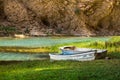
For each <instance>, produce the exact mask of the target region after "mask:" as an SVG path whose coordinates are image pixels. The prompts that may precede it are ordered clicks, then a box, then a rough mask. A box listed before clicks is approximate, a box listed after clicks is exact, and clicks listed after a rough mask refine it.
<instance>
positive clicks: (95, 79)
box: [0, 36, 120, 80]
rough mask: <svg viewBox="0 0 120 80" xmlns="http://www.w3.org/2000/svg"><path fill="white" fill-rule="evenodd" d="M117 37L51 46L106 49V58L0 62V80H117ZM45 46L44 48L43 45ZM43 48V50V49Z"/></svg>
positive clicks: (119, 47) (119, 64) (119, 72)
mask: <svg viewBox="0 0 120 80" xmlns="http://www.w3.org/2000/svg"><path fill="white" fill-rule="evenodd" d="M119 42H120V37H119V36H118V37H112V38H110V39H109V40H108V41H90V42H89V41H88V42H87V41H86V42H84V43H83V42H76V43H70V44H60V45H56V46H51V47H52V48H48V50H49V51H57V50H58V49H57V48H58V47H60V46H64V45H75V46H78V47H89V48H101V49H107V50H108V55H107V56H109V57H111V59H110V60H106V59H99V60H94V61H87V62H78V61H55V62H50V61H49V59H47V60H42V61H24V62H0V80H120V77H119V76H120V68H119V67H120V44H119ZM46 48H47V47H46ZM46 48H45V49H46Z"/></svg>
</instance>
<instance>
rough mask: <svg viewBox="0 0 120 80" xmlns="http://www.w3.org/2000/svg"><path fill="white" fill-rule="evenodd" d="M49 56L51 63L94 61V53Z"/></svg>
mask: <svg viewBox="0 0 120 80" xmlns="http://www.w3.org/2000/svg"><path fill="white" fill-rule="evenodd" d="M49 56H50V60H51V61H52V60H76V61H91V60H94V59H95V51H91V52H86V53H81V54H72V55H63V54H49Z"/></svg>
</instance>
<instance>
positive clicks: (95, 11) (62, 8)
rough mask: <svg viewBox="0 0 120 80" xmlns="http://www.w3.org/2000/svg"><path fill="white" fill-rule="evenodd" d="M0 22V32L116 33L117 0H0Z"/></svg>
mask: <svg viewBox="0 0 120 80" xmlns="http://www.w3.org/2000/svg"><path fill="white" fill-rule="evenodd" d="M0 25H1V26H2V29H1V30H0V31H1V33H5V32H4V31H2V30H3V29H4V27H6V26H8V27H12V28H15V31H13V32H14V33H22V34H29V35H41V34H53V35H54V34H68V35H70V34H74V35H83V36H84V35H87V36H89V35H120V0H0ZM8 34H9V32H8Z"/></svg>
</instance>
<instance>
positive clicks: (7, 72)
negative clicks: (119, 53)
mask: <svg viewBox="0 0 120 80" xmlns="http://www.w3.org/2000/svg"><path fill="white" fill-rule="evenodd" d="M119 66H120V60H117V59H113V60H95V61H90V62H75V61H56V62H50V61H49V60H45V61H27V62H20V63H19V64H17V63H16V64H15V63H14V64H13V63H11V64H7V65H0V71H1V72H0V80H120V77H119V76H120V68H119Z"/></svg>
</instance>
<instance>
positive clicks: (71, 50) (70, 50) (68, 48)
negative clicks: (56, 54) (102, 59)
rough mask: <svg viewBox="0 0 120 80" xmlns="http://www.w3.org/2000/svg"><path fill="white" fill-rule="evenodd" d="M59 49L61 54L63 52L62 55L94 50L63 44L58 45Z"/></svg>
mask: <svg viewBox="0 0 120 80" xmlns="http://www.w3.org/2000/svg"><path fill="white" fill-rule="evenodd" d="M59 49H60V50H61V51H62V54H64V55H70V54H80V53H86V52H91V51H96V49H90V48H77V47H74V46H64V47H60V48H59Z"/></svg>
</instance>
